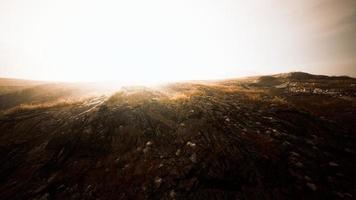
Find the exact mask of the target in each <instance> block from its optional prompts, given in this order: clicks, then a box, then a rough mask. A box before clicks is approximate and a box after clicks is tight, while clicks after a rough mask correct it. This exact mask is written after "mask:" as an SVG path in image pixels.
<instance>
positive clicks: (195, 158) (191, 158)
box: [190, 153, 197, 163]
mask: <svg viewBox="0 0 356 200" xmlns="http://www.w3.org/2000/svg"><path fill="white" fill-rule="evenodd" d="M190 160H191V161H192V162H193V163H196V162H197V154H196V153H193V154H192V155H191V156H190Z"/></svg>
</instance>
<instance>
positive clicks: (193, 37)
mask: <svg viewBox="0 0 356 200" xmlns="http://www.w3.org/2000/svg"><path fill="white" fill-rule="evenodd" d="M249 2H250V1H248V2H247V1H230V0H225V1H212V0H209V1H206V0H194V1H192V0H180V1H173V0H153V1H146V0H132V1H114V0H112V1H108V0H107V1H100V3H99V1H94V0H62V1H45V0H36V1H31V2H29V1H23V2H17V1H14V2H12V1H9V3H5V4H7V7H6V6H5V7H6V9H4V12H7V15H8V16H10V19H11V20H9V21H10V22H11V24H12V26H9V27H10V28H9V30H7V29H6V31H4V32H2V33H1V34H2V38H5V40H4V41H6V43H4V45H8V46H9V47H11V48H9V49H12V51H13V52H11V51H9V54H11V55H12V54H13V55H16V56H12V57H11V56H10V57H6V59H7V62H8V63H9V66H11V67H8V68H6V69H5V70H4V71H5V72H3V73H4V74H10V75H14V74H15V75H16V76H18V77H26V78H32V79H47V80H62V81H63V80H64V81H119V82H123V83H152V82H160V81H176V80H188V79H218V78H229V77H236V76H242V75H251V74H256V73H266V72H267V73H269V72H273V71H278V72H279V71H283V69H285V68H282V67H286V66H288V65H290V64H291V63H292V62H291V60H292V59H293V55H294V54H293V53H296V51H298V42H299V40H298V37H299V36H298V31H296V30H293V28H290V27H291V26H290V22H289V21H288V18H287V17H286V16H284V15H283V13H282V11H281V10H283V9H280V6H279V4H266V5H261V4H260V3H259V1H251V2H250V3H249ZM282 15H283V16H284V17H281V16H282ZM10 22H9V23H10ZM14 24H15V25H14ZM281 56H283V59H282V60H281V59H280V58H281ZM24 66H25V67H24ZM247 66H248V68H247ZM262 66H263V67H264V68H262Z"/></svg>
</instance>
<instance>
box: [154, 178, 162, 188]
mask: <svg viewBox="0 0 356 200" xmlns="http://www.w3.org/2000/svg"><path fill="white" fill-rule="evenodd" d="M161 183H162V178H160V177H159V176H157V177H156V178H155V184H156V186H157V187H159V186H161Z"/></svg>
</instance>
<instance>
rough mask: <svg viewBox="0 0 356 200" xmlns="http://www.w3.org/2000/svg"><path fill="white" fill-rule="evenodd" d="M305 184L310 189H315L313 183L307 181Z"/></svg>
mask: <svg viewBox="0 0 356 200" xmlns="http://www.w3.org/2000/svg"><path fill="white" fill-rule="evenodd" d="M307 186H308V188H309V189H311V190H312V191H316V189H317V188H316V185H315V184H314V183H307Z"/></svg>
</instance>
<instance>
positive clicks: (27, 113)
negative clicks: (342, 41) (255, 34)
mask: <svg viewBox="0 0 356 200" xmlns="http://www.w3.org/2000/svg"><path fill="white" fill-rule="evenodd" d="M46 84H47V83H46ZM41 88H45V89H46V90H45V91H48V90H50V91H51V93H48V92H44V90H42V89H41ZM51 89H53V90H51ZM28 90H30V91H31V92H32V93H30V94H33V93H35V94H36V95H33V96H31V98H30V97H28V96H27V95H26V94H27V93H23V91H25V92H26V91H27V92H28ZM83 91H88V90H79V89H78V88H75V89H73V87H71V86H65V87H62V86H61V87H60V90H59V89H58V87H52V86H51V85H50V86H48V85H47V86H46V87H44V86H43V85H40V86H38V85H36V86H34V87H31V88H26V89H23V90H18V91H16V92H13V93H6V94H3V95H0V103H1V108H2V114H1V117H0V197H1V199H354V198H355V196H356V188H355V185H356V181H355V178H356V171H355V169H356V156H355V154H356V149H355V147H356V140H355V139H356V135H355V131H354V130H356V129H355V128H356V99H355V97H356V80H355V79H352V78H349V77H327V76H314V75H310V74H305V73H289V74H278V75H274V76H264V77H251V78H248V79H240V80H224V81H214V82H185V83H176V84H170V85H166V86H161V87H155V88H146V87H128V88H122V89H121V90H120V91H118V92H117V93H115V94H113V95H111V96H101V95H96V96H93V95H84V94H87V93H88V92H87V93H86V92H83ZM90 92H92V91H91V90H90ZM79 94H81V95H79ZM82 94H83V95H82ZM21 95H22V96H21ZM19 96H21V98H22V100H21V101H20V100H18V98H19ZM69 96H70V97H71V98H69ZM42 97H43V98H45V97H46V98H47V99H46V100H43V99H42ZM67 97H68V98H67ZM63 99H71V100H70V101H66V100H64V101H63ZM16 100H18V101H19V102H20V103H9V102H12V101H16ZM4 102H6V103H4ZM20 104H21V105H20ZM5 105H6V106H5Z"/></svg>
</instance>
